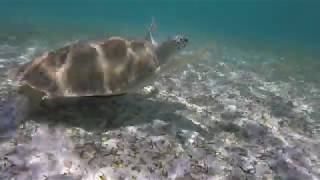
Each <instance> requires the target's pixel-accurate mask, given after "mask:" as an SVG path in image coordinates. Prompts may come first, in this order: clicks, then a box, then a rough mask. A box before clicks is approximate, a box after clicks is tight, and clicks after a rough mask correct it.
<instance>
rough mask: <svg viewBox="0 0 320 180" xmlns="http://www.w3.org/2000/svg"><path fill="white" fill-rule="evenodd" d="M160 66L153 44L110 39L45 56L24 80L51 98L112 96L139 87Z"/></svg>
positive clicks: (73, 46)
mask: <svg viewBox="0 0 320 180" xmlns="http://www.w3.org/2000/svg"><path fill="white" fill-rule="evenodd" d="M158 66H159V64H158V61H157V57H156V56H155V54H154V50H153V47H152V44H151V43H150V42H148V41H143V40H141V41H139V40H127V39H123V38H120V37H111V38H109V39H106V40H103V41H98V42H86V43H74V44H71V45H68V46H65V47H62V48H60V49H57V50H55V51H51V52H47V53H44V54H43V55H42V56H40V57H38V58H36V59H35V60H34V61H33V62H32V63H31V64H30V65H29V66H27V67H26V68H25V70H24V72H23V73H22V78H21V80H22V82H23V84H24V85H27V86H31V87H32V88H33V89H35V90H37V91H41V92H44V93H45V94H46V95H47V96H49V97H57V96H85V95H112V94H115V93H123V92H126V91H128V90H129V88H132V87H135V86H137V85H138V84H140V83H141V82H143V80H144V79H146V78H147V77H149V76H151V75H152V74H153V73H154V72H155V71H156V69H157V68H158Z"/></svg>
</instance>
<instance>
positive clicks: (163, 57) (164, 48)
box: [156, 40, 177, 64]
mask: <svg viewBox="0 0 320 180" xmlns="http://www.w3.org/2000/svg"><path fill="white" fill-rule="evenodd" d="M175 52H177V47H176V44H175V42H174V41H172V40H168V41H165V42H163V43H161V44H160V45H159V46H158V48H157V49H156V55H157V57H158V61H159V63H160V64H164V63H166V61H167V60H168V58H169V57H170V56H171V55H173V54H174V53H175Z"/></svg>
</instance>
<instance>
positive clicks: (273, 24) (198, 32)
mask: <svg viewBox="0 0 320 180" xmlns="http://www.w3.org/2000/svg"><path fill="white" fill-rule="evenodd" d="M319 7H320V3H319V2H318V1H312V0H310V1H299V0H294V1H285V0H284V1H274V0H266V1H265V0H264V1H243V0H241V1H229V0H228V1H222V0H212V1H208V0H205V1H196V0H186V1H182V0H178V1H169V0H161V1H145V0H136V1H135V0H124V1H114V0H112V1H102V0H94V1H85V0H80V1H74V0H71V1H48V0H46V1H35V0H33V1H23V0H13V1H8V0H3V1H2V2H1V7H0V15H1V17H0V18H1V29H2V30H1V31H9V32H12V31H13V32H17V33H19V32H21V33H23V32H26V31H28V32H29V33H32V32H34V33H35V32H39V31H40V32H41V31H45V33H48V34H51V33H52V34H54V33H58V32H68V31H73V33H80V32H90V33H97V32H100V33H103V32H111V33H116V34H123V33H124V34H128V35H138V34H143V32H144V31H145V30H146V27H147V26H148V24H149V23H150V19H151V17H154V18H155V19H156V20H157V22H158V26H159V32H160V33H163V35H165V34H166V35H172V34H174V33H176V32H184V33H186V34H189V35H190V36H192V39H194V40H196V39H199V38H201V41H203V40H214V39H216V38H228V39H230V38H231V39H232V38H237V39H241V40H243V41H247V40H248V39H253V40H257V41H267V42H270V43H274V44H278V43H285V44H290V45H292V46H302V47H303V46H308V47H313V48H315V49H316V48H317V47H319V41H320V38H319V36H318V35H317V34H318V32H319V31H320V25H319V23H318V20H319V16H320V14H319V11H318V9H319ZM48 34H47V35H48Z"/></svg>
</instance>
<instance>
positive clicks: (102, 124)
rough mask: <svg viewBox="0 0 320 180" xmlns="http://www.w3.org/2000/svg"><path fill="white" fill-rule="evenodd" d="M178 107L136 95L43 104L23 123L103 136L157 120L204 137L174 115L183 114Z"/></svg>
mask: <svg viewBox="0 0 320 180" xmlns="http://www.w3.org/2000/svg"><path fill="white" fill-rule="evenodd" d="M185 109H186V106H185V105H183V104H180V103H173V102H167V101H159V100H154V99H152V98H148V97H146V96H143V95H139V94H127V95H123V96H116V97H85V98H69V99H59V100H54V101H52V100H51V101H48V102H46V103H45V104H44V105H43V107H42V108H41V109H40V110H37V111H35V112H32V113H31V114H30V115H29V117H28V118H27V119H32V120H34V121H36V122H42V123H47V124H49V125H53V126H54V125H62V126H64V127H80V128H82V129H85V130H87V131H94V132H105V131H106V130H110V129H116V128H120V127H125V126H136V125H142V124H146V123H151V122H152V121H154V120H161V121H164V122H166V123H168V124H171V126H172V125H173V126H175V127H179V129H186V130H192V131H197V132H199V133H200V134H202V135H205V133H206V132H205V130H203V129H202V128H201V127H200V126H199V125H196V124H194V123H193V122H192V121H191V120H189V119H187V118H186V117H184V116H182V115H179V114H177V113H176V112H177V111H181V110H185Z"/></svg>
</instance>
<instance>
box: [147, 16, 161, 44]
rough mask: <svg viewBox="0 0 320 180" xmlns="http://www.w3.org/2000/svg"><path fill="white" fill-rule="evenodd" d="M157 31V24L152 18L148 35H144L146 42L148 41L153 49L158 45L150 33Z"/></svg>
mask: <svg viewBox="0 0 320 180" xmlns="http://www.w3.org/2000/svg"><path fill="white" fill-rule="evenodd" d="M156 29H157V24H156V21H155V19H154V18H152V21H151V24H150V27H149V30H148V33H147V35H146V40H148V41H150V42H151V43H152V45H154V46H155V47H156V46H157V45H158V43H157V42H156V41H155V40H154V38H153V36H152V33H153V32H155V31H156Z"/></svg>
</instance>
